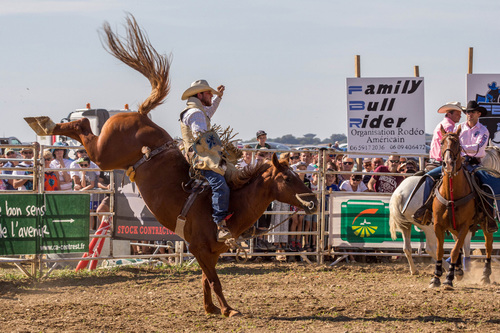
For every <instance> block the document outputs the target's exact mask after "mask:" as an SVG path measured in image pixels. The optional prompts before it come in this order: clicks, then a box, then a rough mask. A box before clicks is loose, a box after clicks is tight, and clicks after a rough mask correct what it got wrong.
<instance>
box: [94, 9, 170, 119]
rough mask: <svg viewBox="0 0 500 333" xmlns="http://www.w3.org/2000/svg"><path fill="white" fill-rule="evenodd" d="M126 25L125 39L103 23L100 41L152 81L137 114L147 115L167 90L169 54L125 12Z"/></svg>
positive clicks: (163, 97)
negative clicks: (155, 43)
mask: <svg viewBox="0 0 500 333" xmlns="http://www.w3.org/2000/svg"><path fill="white" fill-rule="evenodd" d="M126 21H127V24H126V26H125V28H126V32H127V36H126V38H122V37H119V36H118V35H117V34H115V33H114V32H113V31H112V30H111V27H110V26H109V23H108V22H105V23H104V24H103V30H104V32H101V33H100V38H101V43H102V44H103V47H104V48H105V49H106V51H107V52H109V53H111V54H112V55H113V56H114V57H115V58H117V59H118V60H120V61H121V62H123V63H124V64H126V65H128V66H129V67H132V68H133V69H135V70H136V71H138V72H140V73H141V74H142V75H144V76H145V77H146V78H147V79H148V80H149V82H150V83H151V94H150V95H149V97H148V98H147V99H146V100H145V101H144V102H142V103H141V105H140V106H139V111H138V112H139V113H140V114H143V115H147V114H148V113H149V111H151V110H153V109H154V108H155V107H157V106H158V105H161V104H162V103H163V102H164V100H165V98H166V97H167V95H168V93H169V91H170V78H169V72H170V62H171V60H170V57H167V56H166V55H164V54H159V53H158V52H157V51H156V50H155V49H154V47H153V46H152V45H151V43H150V42H149V39H148V37H147V35H146V34H145V33H144V32H143V31H141V28H140V27H139V25H138V24H137V21H136V20H135V18H134V16H133V15H132V14H130V13H129V14H128V15H127V17H126Z"/></svg>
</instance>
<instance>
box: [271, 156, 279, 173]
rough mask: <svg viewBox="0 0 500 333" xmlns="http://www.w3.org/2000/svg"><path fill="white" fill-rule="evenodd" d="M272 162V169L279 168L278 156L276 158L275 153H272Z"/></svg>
mask: <svg viewBox="0 0 500 333" xmlns="http://www.w3.org/2000/svg"><path fill="white" fill-rule="evenodd" d="M272 161H273V165H274V167H275V168H276V169H279V167H280V161H279V160H278V156H276V153H273V158H272Z"/></svg>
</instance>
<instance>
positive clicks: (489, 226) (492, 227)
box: [486, 217, 498, 233]
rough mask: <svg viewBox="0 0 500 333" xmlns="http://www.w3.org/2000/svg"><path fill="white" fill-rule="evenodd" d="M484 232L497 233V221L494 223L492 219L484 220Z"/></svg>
mask: <svg viewBox="0 0 500 333" xmlns="http://www.w3.org/2000/svg"><path fill="white" fill-rule="evenodd" d="M486 230H487V231H488V232H491V233H494V232H497V231H498V224H497V221H495V220H494V219H492V218H489V217H487V218H486Z"/></svg>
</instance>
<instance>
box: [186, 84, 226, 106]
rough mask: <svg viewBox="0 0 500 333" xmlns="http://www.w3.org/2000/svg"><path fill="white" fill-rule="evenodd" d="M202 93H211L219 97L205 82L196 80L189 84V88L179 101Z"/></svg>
mask: <svg viewBox="0 0 500 333" xmlns="http://www.w3.org/2000/svg"><path fill="white" fill-rule="evenodd" d="M204 91H211V92H212V94H214V95H217V96H218V95H219V92H218V91H217V90H215V89H214V88H212V87H210V85H209V84H208V82H207V80H196V81H194V82H193V83H191V87H189V88H187V89H186V91H185V92H184V93H183V94H182V97H181V100H183V101H184V100H186V99H188V98H189V97H191V96H194V95H196V94H198V93H201V92H204Z"/></svg>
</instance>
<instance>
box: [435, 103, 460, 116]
mask: <svg viewBox="0 0 500 333" xmlns="http://www.w3.org/2000/svg"><path fill="white" fill-rule="evenodd" d="M464 109H465V108H464V107H463V106H462V104H460V102H448V103H446V104H445V105H443V106H442V107H440V108H439V109H438V113H448V112H450V111H455V110H456V111H460V112H462V111H463V110H464Z"/></svg>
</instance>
